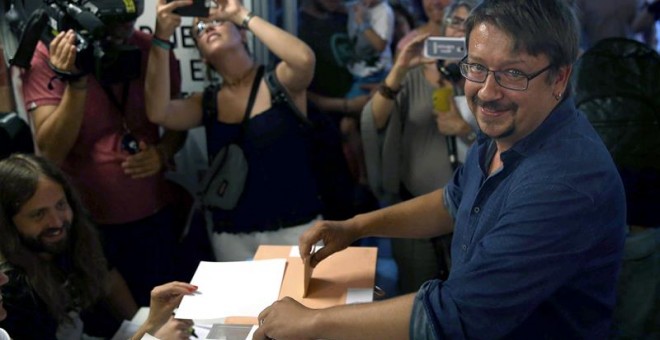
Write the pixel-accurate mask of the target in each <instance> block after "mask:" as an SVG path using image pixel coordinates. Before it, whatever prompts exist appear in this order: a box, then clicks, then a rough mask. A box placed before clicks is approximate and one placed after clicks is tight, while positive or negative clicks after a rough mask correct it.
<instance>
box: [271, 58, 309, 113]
mask: <svg viewBox="0 0 660 340" xmlns="http://www.w3.org/2000/svg"><path fill="white" fill-rule="evenodd" d="M264 77H265V78H264V79H265V80H266V85H268V89H269V90H270V95H271V97H273V99H272V101H273V103H285V104H286V105H288V106H289V108H290V109H291V111H292V112H293V113H294V114H295V115H296V117H298V119H300V121H301V122H302V123H303V124H305V125H307V126H312V125H313V124H312V122H311V121H310V120H309V119H308V118H307V117H306V116H305V115H304V114H303V113H302V112H300V110H299V109H298V107H297V106H296V104H294V103H293V100H292V99H291V96H290V95H289V92H287V91H286V89H285V88H284V86H282V83H280V81H279V80H278V79H277V75H275V70H274V69H272V70H269V71H268V72H266V75H265V76H264Z"/></svg>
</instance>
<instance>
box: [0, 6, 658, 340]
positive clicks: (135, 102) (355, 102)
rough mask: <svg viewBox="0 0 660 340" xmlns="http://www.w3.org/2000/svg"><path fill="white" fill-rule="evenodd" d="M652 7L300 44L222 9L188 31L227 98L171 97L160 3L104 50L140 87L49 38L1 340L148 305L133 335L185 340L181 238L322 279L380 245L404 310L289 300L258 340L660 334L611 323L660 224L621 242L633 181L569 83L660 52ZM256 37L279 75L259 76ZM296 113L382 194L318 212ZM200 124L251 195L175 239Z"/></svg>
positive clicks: (411, 28)
mask: <svg viewBox="0 0 660 340" xmlns="http://www.w3.org/2000/svg"><path fill="white" fill-rule="evenodd" d="M657 2H659V1H657V0H652V1H643V3H642V2H640V1H636V0H633V1H627V2H625V1H612V2H607V6H604V5H603V4H604V2H600V1H587V0H584V1H576V0H572V1H569V0H420V1H416V2H409V1H387V0H359V1H355V2H350V3H348V2H345V1H342V0H303V1H302V2H301V11H300V31H299V32H298V34H292V33H290V32H287V31H285V30H283V29H282V28H280V27H278V26H276V25H274V24H272V23H270V22H268V21H267V20H265V19H264V18H262V17H260V16H258V15H255V14H254V13H252V12H251V11H249V10H248V9H247V8H246V7H245V6H244V4H243V3H242V2H241V1H240V0H215V1H214V3H215V5H214V6H212V7H211V8H210V12H209V16H208V17H203V18H200V17H196V18H194V20H193V24H192V32H191V34H192V37H193V39H194V41H195V45H196V47H197V49H198V50H199V53H200V56H201V58H202V60H203V61H204V62H205V63H206V64H207V66H208V67H209V68H210V69H211V70H213V71H214V72H215V73H216V74H217V75H218V76H219V78H220V81H219V82H217V83H213V84H211V85H209V86H207V87H206V88H205V89H204V91H200V92H195V93H192V94H189V95H187V96H185V97H184V96H181V95H180V92H181V91H180V89H181V76H180V70H179V68H178V63H177V61H176V56H175V54H174V53H173V51H172V47H173V45H172V43H171V38H172V36H173V34H174V32H175V31H176V29H177V28H178V27H179V26H180V25H181V23H182V17H181V16H180V15H179V14H178V9H180V8H182V7H185V6H188V5H190V1H188V0H173V1H167V0H158V1H157V4H156V8H155V13H156V23H155V29H154V31H153V34H152V35H149V34H146V33H143V32H140V31H138V30H136V29H135V28H134V25H135V17H133V18H130V20H126V21H125V22H120V23H116V22H115V23H112V24H110V25H109V27H108V34H109V36H108V40H109V41H110V43H112V44H115V45H116V46H121V47H122V48H127V47H130V48H129V49H133V50H134V51H135V53H136V54H138V55H139V56H140V60H141V62H140V63H138V64H137V67H138V68H139V70H138V71H137V73H135V74H133V73H131V72H127V73H126V74H122V75H117V74H113V75H111V76H108V77H103V76H101V75H100V73H99V72H98V69H97V70H89V69H88V68H87V67H86V66H85V65H84V64H83V63H81V60H80V59H79V57H80V56H79V54H78V47H77V46H76V32H74V31H72V30H68V31H63V32H59V33H58V34H57V35H56V36H54V37H53V39H52V41H50V43H48V44H46V43H44V42H40V43H39V44H38V45H37V47H36V51H35V53H34V56H33V58H32V62H31V67H30V69H27V70H25V71H24V72H23V74H22V83H23V97H24V102H25V106H26V110H27V111H28V114H29V118H30V123H31V125H32V128H33V134H34V136H33V137H34V143H35V147H36V151H37V152H36V155H33V154H14V155H12V156H9V157H8V158H6V159H4V160H0V339H2V340H4V339H5V338H14V339H37V338H38V339H81V338H83V337H84V336H93V337H101V338H109V337H111V336H112V335H113V334H114V332H115V331H116V330H117V328H118V327H119V324H120V323H121V322H122V320H127V319H129V320H130V319H131V318H132V317H133V315H134V314H135V313H136V311H137V309H138V307H139V306H150V307H151V308H150V314H149V317H148V319H147V320H146V321H145V323H144V324H143V325H141V327H140V329H139V330H138V332H137V333H136V334H135V335H134V337H133V339H140V338H142V336H144V335H145V334H150V335H153V336H155V337H157V338H160V339H188V338H189V336H190V330H191V326H192V321H190V320H180V319H176V318H174V317H172V312H173V310H174V309H175V308H176V306H177V305H178V303H179V302H180V301H181V299H182V297H183V296H184V295H186V294H191V293H194V292H195V291H196V287H195V286H193V285H190V284H188V283H185V281H188V280H189V279H190V276H189V274H190V273H191V272H193V271H194V267H191V266H192V264H194V263H195V262H196V261H198V260H202V258H199V259H193V261H178V260H177V256H180V255H179V254H180V252H178V249H179V247H180V246H181V244H180V241H181V237H182V236H185V231H186V230H188V228H189V227H190V226H189V225H188V226H185V224H186V222H188V223H193V224H194V223H198V224H199V225H198V226H197V227H199V228H202V229H203V230H205V231H206V233H205V234H204V238H205V239H206V241H207V242H208V244H209V248H210V250H211V253H210V254H209V256H210V257H211V258H209V260H215V261H236V260H246V259H249V258H251V257H252V256H253V255H254V253H255V251H256V249H257V248H258V246H259V245H261V244H281V245H296V244H299V249H300V253H301V257H302V258H303V260H304V261H306V262H309V263H310V264H311V265H312V266H316V265H317V264H318V263H319V262H321V261H323V260H324V259H325V258H327V257H328V256H330V255H332V254H333V253H334V252H337V251H340V250H342V249H344V248H346V247H348V246H352V245H357V244H360V242H361V240H364V239H365V238H370V237H380V238H391V240H392V250H393V256H394V259H395V261H396V264H397V268H398V277H397V282H398V286H397V294H396V296H392V297H391V298H387V299H383V300H382V301H376V302H374V303H366V304H359V305H347V306H337V307H332V308H328V309H309V308H307V307H305V306H303V305H302V304H300V303H299V302H297V301H296V300H294V299H292V298H285V299H283V300H280V301H277V302H274V303H273V305H271V306H270V307H268V308H266V309H265V310H264V311H263V312H261V314H260V315H259V318H258V319H259V329H258V330H257V331H256V333H255V334H254V339H292V338H314V339H317V338H322V339H326V338H327V339H330V338H340V339H353V338H356V339H357V338H359V339H383V338H393V339H407V338H411V339H431V338H433V339H441V338H484V337H486V338H538V337H549V338H589V339H590V338H608V337H614V338H618V337H642V336H647V335H650V336H653V335H660V325H659V324H658V323H657V318H658V317H659V315H660V314H659V313H660V307H659V306H657V304H656V306H653V305H649V308H646V309H644V310H643V311H641V309H640V310H639V313H633V314H635V315H626V314H625V313H620V312H617V313H615V310H616V309H617V308H620V307H619V305H621V303H622V301H623V302H625V301H627V300H626V299H629V298H630V297H629V296H630V295H627V296H625V297H623V295H621V294H620V293H621V292H620V291H619V289H618V286H617V284H618V283H619V281H618V277H619V272H620V271H621V267H622V259H623V258H624V253H627V252H629V251H630V250H631V248H632V247H635V243H633V242H628V240H627V238H630V237H631V235H637V237H638V236H639V235H640V233H643V235H644V237H645V239H646V240H651V243H650V245H649V247H651V248H653V247H655V249H660V232H658V230H660V228H658V227H660V226H658V225H629V224H630V223H629V222H630V218H629V216H627V215H626V191H625V190H624V184H625V183H624V182H622V181H621V178H620V174H619V171H618V170H617V164H615V163H614V161H613V159H612V157H611V155H610V153H609V151H608V149H607V148H606V147H605V145H604V144H603V142H602V140H601V139H600V137H599V136H598V133H597V132H596V130H594V129H593V127H592V126H591V124H590V123H589V121H588V120H587V118H586V117H585V115H584V114H582V113H581V112H580V111H578V110H577V109H576V104H575V102H574V100H573V98H574V93H575V91H579V89H575V88H572V86H571V75H572V71H573V64H574V62H575V61H576V60H577V58H578V57H579V56H580V54H581V53H583V52H584V51H585V50H587V49H588V48H589V47H590V46H593V45H594V44H595V43H596V42H597V41H600V40H602V39H606V38H607V37H611V36H620V37H626V38H640V37H641V38H640V39H644V41H645V42H647V43H649V44H655V43H657V41H656V40H654V39H655V38H654V37H655V32H654V31H653V27H654V26H653V24H654V20H657V17H658V15H657V13H654V12H653V11H654V10H655V8H657V7H658V6H659V5H657V4H656V3H657ZM615 3H616V4H615ZM626 6H627V7H626ZM136 7H137V15H140V14H141V13H142V11H144V3H143V2H142V1H141V0H137V2H136ZM624 9H625V10H624ZM609 13H617V24H616V25H609V24H604V23H605V22H607V23H610V21H605V20H609V18H610V15H609ZM603 25H606V26H607V28H608V30H607V32H606V31H604V30H603V29H602V27H605V26H603ZM248 33H249V34H248ZM435 36H443V37H452V38H464V39H465V47H466V48H465V50H466V54H465V56H464V58H462V59H448V60H437V59H432V58H428V57H425V56H424V53H423V48H424V44H425V41H426V40H427V38H429V37H435ZM249 37H253V38H254V39H256V40H258V41H260V42H261V43H263V45H265V47H266V48H267V49H268V50H269V51H270V52H271V53H272V55H273V56H274V57H275V58H276V59H277V62H276V63H275V64H274V65H272V66H270V65H266V64H265V63H264V64H261V63H260V61H257V60H255V58H254V57H253V56H252V54H251V52H250V50H249V49H248V47H247V46H248V38H249ZM95 71H96V72H95ZM269 79H274V80H271V81H275V82H276V83H277V84H280V86H281V88H282V89H283V91H284V92H285V94H284V95H285V97H286V99H285V100H283V99H282V97H281V96H280V95H276V93H273V92H271V91H272V90H273V88H272V87H271V86H270V83H269ZM310 110H318V111H319V112H320V113H321V114H324V115H329V116H331V117H332V121H333V122H334V123H335V124H336V125H337V127H338V129H337V131H338V132H339V131H341V133H342V136H343V143H344V145H343V153H344V155H345V159H344V161H346V163H347V165H348V166H349V168H350V169H351V170H352V176H353V177H352V180H353V181H354V185H355V187H356V188H363V189H366V191H368V193H369V195H370V197H372V198H373V202H372V203H371V204H368V205H360V203H359V202H352V204H351V206H352V207H353V208H352V210H350V216H349V217H350V218H347V219H345V220H341V221H337V220H329V219H328V217H327V216H323V211H324V210H323V208H324V200H323V192H322V190H321V189H320V187H321V184H320V183H319V182H318V181H319V176H318V174H317V173H316V172H317V171H318V169H317V168H316V167H315V166H314V164H313V159H314V155H313V152H312V150H313V143H314V140H313V138H311V137H310V135H309V131H310V130H309V129H307V128H306V126H305V124H301V121H305V117H308V116H310V115H312V113H311V111H310ZM314 113H316V112H314ZM298 115H302V117H299V116H298ZM200 126H201V127H203V128H204V131H205V136H206V145H207V150H206V151H207V153H208V159H209V162H212V161H213V160H214V159H215V157H216V155H219V154H220V155H222V154H223V153H224V152H225V151H226V150H227V148H228V147H229V146H230V145H233V144H235V145H239V147H240V150H241V153H240V154H241V157H243V158H244V163H245V167H246V169H247V170H245V172H246V173H245V174H244V175H245V184H244V185H243V187H242V191H241V192H240V196H239V199H238V201H237V202H236V204H235V205H234V206H232V207H231V208H222V207H214V208H208V209H207V210H205V212H201V211H198V212H197V218H193V219H188V221H186V218H185V216H186V214H187V213H188V211H184V210H185V209H184V207H182V206H180V204H179V203H180V202H181V199H180V196H181V195H184V196H188V197H192V194H193V193H188V192H186V191H185V189H182V188H181V187H180V186H177V185H176V184H174V183H173V182H171V181H169V180H167V179H166V176H165V174H166V172H167V170H168V169H171V168H172V167H173V166H175V164H173V159H174V155H175V154H176V153H177V152H178V150H179V149H180V148H181V147H182V145H183V143H184V142H185V139H186V132H187V131H188V130H190V129H193V128H196V127H200ZM355 192H356V195H355V197H354V199H356V200H359V199H361V198H360V197H358V196H359V195H357V193H358V192H359V190H358V189H356V191H355ZM220 194H222V193H220ZM362 199H364V198H362ZM358 206H359V207H358ZM186 207H187V206H186ZM194 213H195V212H194V211H193V214H194ZM191 221H192V222H191ZM649 235H650V236H649ZM319 242H322V243H323V244H324V245H325V247H323V248H321V249H320V250H317V251H316V252H312V249H315V248H314V245H315V244H317V243H319ZM654 242H655V243H654ZM652 256H653V261H660V260H659V259H658V257H660V250H656V251H655V253H653V255H652ZM205 259H206V258H205ZM625 265H626V263H625V262H624V266H625ZM624 268H625V267H624ZM654 285H655V287H654V286H651V288H649V289H651V290H652V291H651V292H647V293H648V294H649V295H650V296H651V297H656V298H657V297H659V296H660V291H659V290H660V284H659V283H658V282H657V279H656V282H655V283H654ZM399 293H400V295H399ZM656 300H657V299H656ZM383 311H387V312H383ZM613 315H615V316H616V318H615V319H614V321H613ZM291 320H296V322H291ZM654 320H655V321H654ZM34 325H39V327H34Z"/></svg>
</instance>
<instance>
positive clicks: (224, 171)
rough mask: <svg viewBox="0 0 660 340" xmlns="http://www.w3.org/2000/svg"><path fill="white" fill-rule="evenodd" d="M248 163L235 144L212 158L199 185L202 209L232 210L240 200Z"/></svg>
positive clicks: (238, 146)
mask: <svg viewBox="0 0 660 340" xmlns="http://www.w3.org/2000/svg"><path fill="white" fill-rule="evenodd" d="M247 172H248V163H247V160H246V159H245V155H244V154H243V149H241V147H240V145H238V144H236V143H230V144H229V145H226V146H225V147H223V148H222V149H220V151H219V152H218V154H217V155H216V156H215V158H213V163H211V166H210V167H209V169H208V170H207V171H206V172H205V173H204V177H203V178H202V181H201V183H200V188H201V190H200V193H199V196H200V199H201V201H202V204H203V205H204V207H210V208H216V209H222V210H232V209H234V208H235V207H236V204H238V200H239V199H240V198H241V194H242V193H243V188H244V187H245V180H246V178H247Z"/></svg>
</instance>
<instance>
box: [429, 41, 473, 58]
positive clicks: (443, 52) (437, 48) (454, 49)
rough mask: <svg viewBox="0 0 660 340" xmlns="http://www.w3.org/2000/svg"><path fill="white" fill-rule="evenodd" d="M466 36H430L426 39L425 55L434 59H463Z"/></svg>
mask: <svg viewBox="0 0 660 340" xmlns="http://www.w3.org/2000/svg"><path fill="white" fill-rule="evenodd" d="M465 53H466V51H465V38H450V37H428V38H426V40H425V41H424V56H425V57H426V58H432V59H463V57H464V56H465Z"/></svg>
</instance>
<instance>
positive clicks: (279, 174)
mask: <svg viewBox="0 0 660 340" xmlns="http://www.w3.org/2000/svg"><path fill="white" fill-rule="evenodd" d="M204 127H205V129H206V145H207V152H208V155H209V160H212V159H213V157H214V156H215V155H216V154H217V153H218V152H219V150H220V149H221V148H222V147H224V146H225V145H227V144H229V143H231V142H232V141H235V140H241V142H240V143H239V144H240V145H241V147H242V148H243V152H244V154H245V158H246V159H247V162H248V174H247V179H246V181H245V188H244V190H243V194H242V195H241V198H240V199H239V202H238V204H237V206H236V207H235V208H234V210H231V211H228V210H220V209H214V210H213V211H212V213H213V220H214V229H215V231H218V232H220V231H222V232H229V233H249V232H254V231H268V230H277V229H280V228H285V227H291V226H295V225H299V224H302V223H305V222H308V221H310V220H311V219H313V218H314V217H316V216H317V215H318V214H320V212H321V200H320V198H319V194H318V191H317V185H316V179H315V176H314V173H313V171H312V166H311V157H310V156H311V145H310V139H309V136H308V133H309V132H308V131H307V130H306V129H305V128H304V127H303V126H302V125H301V123H300V121H299V119H298V118H297V117H296V116H295V114H294V113H293V112H291V109H290V108H289V107H288V105H286V104H280V103H273V106H271V108H269V109H268V110H266V111H265V112H263V113H261V114H259V115H257V116H255V117H253V118H251V119H250V122H249V124H248V125H247V129H246V130H245V131H244V130H243V127H242V124H241V123H236V124H227V123H222V122H219V121H218V120H217V118H216V117H208V116H207V115H206V114H205V115H204ZM242 134H243V136H241V135H242Z"/></svg>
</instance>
